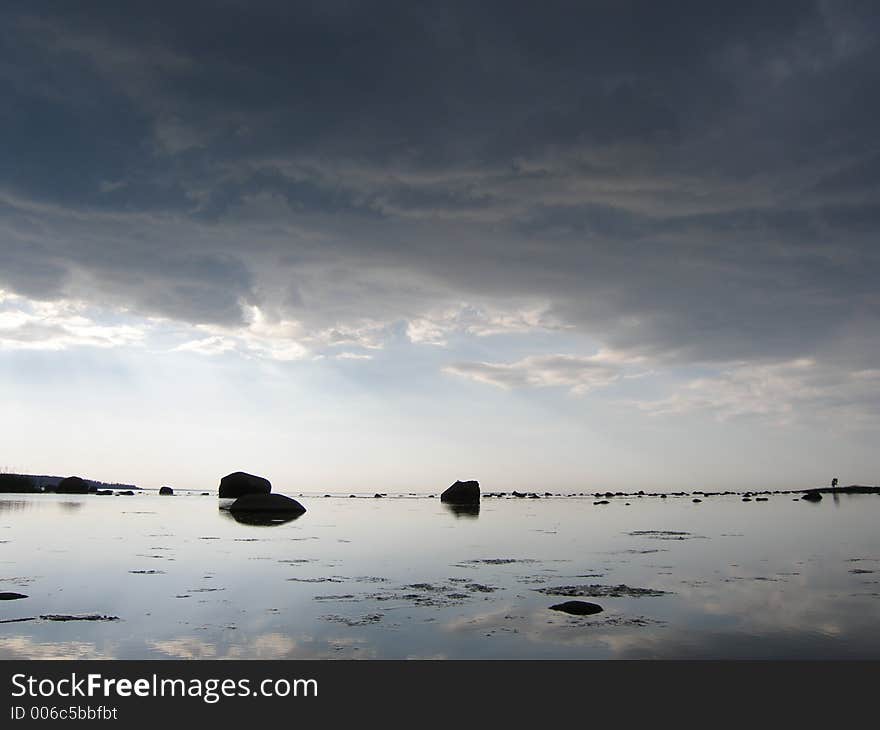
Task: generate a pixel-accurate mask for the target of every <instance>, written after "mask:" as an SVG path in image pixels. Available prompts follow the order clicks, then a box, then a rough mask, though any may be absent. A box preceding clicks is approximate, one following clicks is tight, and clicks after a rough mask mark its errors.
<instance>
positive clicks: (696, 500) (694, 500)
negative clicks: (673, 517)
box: [691, 499, 703, 502]
mask: <svg viewBox="0 0 880 730" xmlns="http://www.w3.org/2000/svg"><path fill="white" fill-rule="evenodd" d="M702 501H703V500H702V499H692V500H691V502H702Z"/></svg>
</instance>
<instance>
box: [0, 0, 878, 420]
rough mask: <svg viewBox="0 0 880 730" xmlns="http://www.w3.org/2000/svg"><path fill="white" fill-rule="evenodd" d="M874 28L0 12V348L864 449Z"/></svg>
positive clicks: (815, 7)
mask: <svg viewBox="0 0 880 730" xmlns="http://www.w3.org/2000/svg"><path fill="white" fill-rule="evenodd" d="M878 27H880V24H878V9H877V7H876V6H875V5H874V4H872V3H846V4H844V3H825V2H816V3H805V2H795V3H785V2H779V3H772V4H767V3H737V4H729V5H728V6H727V7H719V6H716V5H715V4H707V3H687V2H680V3H671V4H670V3H652V4H640V5H639V7H638V8H634V7H630V5H629V4H628V3H614V4H611V3H602V4H589V3H558V2H549V3H541V4H534V3H518V4H515V3H507V2H505V3H491V2H490V3H443V4H441V5H439V6H438V5H437V4H427V3H426V4H420V3H411V2H406V3H391V2H383V3H366V2H356V1H351V2H347V1H343V0H339V1H335V2H320V3H276V4H272V3H263V4H260V5H259V7H254V6H253V4H250V3H243V2H232V1H230V2H223V3H197V2H195V3H185V4H181V3H174V4H171V3H152V4H150V6H149V7H148V8H147V7H146V6H144V7H141V8H134V7H131V6H130V5H129V4H122V5H121V4H117V3H110V2H106V3H104V2H86V3H77V4H76V5H75V6H74V5H71V4H69V3H61V2H57V3H56V2H38V3H34V2H14V1H13V2H7V3H4V6H3V9H2V10H0V93H2V98H3V99H4V103H3V105H2V109H0V135H2V139H3V140H4V143H3V144H2V145H0V160H2V164H0V348H2V349H6V350H11V349H67V348H74V347H103V348H112V347H148V346H155V342H159V341H161V343H162V347H163V348H165V349H167V350H178V351H181V352H188V353H194V354H199V355H203V356H205V357H211V356H217V355H223V354H227V355H228V354H238V355H240V356H245V357H257V358H269V359H272V360H278V361H297V360H303V359H313V358H319V357H324V358H345V359H350V360H358V359H364V360H366V359H369V358H372V357H375V356H376V354H377V353H381V352H383V351H385V350H386V349H387V347H388V346H389V343H392V342H394V343H396V345H397V346H398V347H397V348H396V349H395V353H397V355H396V356H398V357H405V356H406V349H405V348H404V349H400V348H399V346H400V344H401V343H404V345H405V346H406V347H411V348H445V349H446V351H448V363H447V365H446V366H445V367H444V368H442V372H444V373H445V374H447V375H449V376H450V377H451V378H453V379H461V380H462V381H471V382H476V383H479V384H483V385H484V386H485V387H489V388H505V389H511V390H515V389H524V388H562V389H565V390H567V391H570V392H571V393H573V394H575V395H579V396H589V395H590V394H591V393H594V392H595V391H597V390H601V389H604V388H607V387H608V386H610V385H612V384H617V385H619V384H620V383H622V382H623V383H625V382H627V381H628V380H638V379H642V378H645V377H650V376H651V375H652V374H654V373H658V372H660V373H674V374H675V375H676V379H675V384H674V385H670V387H669V389H668V392H667V393H666V395H665V396H663V397H662V398H660V399H653V400H650V401H645V400H640V399H638V398H635V397H634V398H633V402H632V404H631V405H632V406H633V408H634V409H635V410H637V411H646V412H650V413H679V412H683V411H687V410H708V411H710V412H713V413H715V414H716V415H719V416H720V417H722V418H726V417H733V416H737V415H742V414H758V415H763V416H767V417H769V418H771V419H773V420H775V421H781V422H785V421H788V420H790V419H791V418H793V417H794V416H795V415H796V414H797V413H798V412H799V411H801V410H803V411H804V412H815V411H816V410H817V409H820V410H823V411H829V410H830V411H834V412H838V413H843V414H845V415H846V416H847V417H848V418H850V419H852V421H853V422H855V423H858V422H860V421H861V420H864V419H870V417H871V415H872V413H874V412H875V410H876V405H877V402H876V395H874V394H875V393H876V392H877V383H878V380H880V376H878V370H877V366H876V363H877V356H878V352H880V328H878V325H880V322H878V312H880V297H878V294H877V277H878V273H880V265H878V264H880V260H878V259H880V252H878V247H877V233H878V228H880V225H878V224H880V215H878V211H880V205H878V203H880V200H878V198H880V187H878V185H880V144H878V141H877V134H876V120H877V118H878V116H880V102H878V98H880V97H878V94H877V88H878V81H880V48H878V43H877V37H878V36H877V30H878ZM510 338H513V339H515V340H516V342H517V344H516V354H511V350H510V349H509V348H498V349H497V350H493V344H492V343H493V342H496V341H502V340H503V341H504V342H505V343H509V342H510V341H511V340H510ZM471 341H478V342H479V343H481V348H482V350H483V351H484V353H488V354H487V355H486V356H485V357H482V358H480V359H474V358H472V357H470V358H467V357H464V358H463V357H462V355H461V353H460V351H459V350H460V346H461V343H463V342H471ZM151 343H153V344H152V345H151ZM530 343H533V346H532V345H530ZM493 353H494V354H493Z"/></svg>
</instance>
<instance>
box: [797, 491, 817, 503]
mask: <svg viewBox="0 0 880 730" xmlns="http://www.w3.org/2000/svg"><path fill="white" fill-rule="evenodd" d="M801 499H805V500H807V501H808V502H821V501H822V495H821V494H819V492H807V493H806V494H805V495H804V496H803V497H801Z"/></svg>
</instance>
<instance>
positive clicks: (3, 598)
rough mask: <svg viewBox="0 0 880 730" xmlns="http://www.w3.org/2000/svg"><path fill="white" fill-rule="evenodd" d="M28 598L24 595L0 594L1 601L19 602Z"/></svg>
mask: <svg viewBox="0 0 880 730" xmlns="http://www.w3.org/2000/svg"><path fill="white" fill-rule="evenodd" d="M22 598H27V596H26V595H25V594H24V593H0V601H18V600H21V599H22Z"/></svg>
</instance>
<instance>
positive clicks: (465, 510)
mask: <svg viewBox="0 0 880 730" xmlns="http://www.w3.org/2000/svg"><path fill="white" fill-rule="evenodd" d="M441 504H442V505H443V506H444V507H445V508H446V509H447V510H448V511H449V512H451V513H452V514H453V515H455V517H456V518H458V517H465V518H468V519H476V518H477V517H479V516H480V505H479V503H477V504H450V503H448V502H442V503H441Z"/></svg>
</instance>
